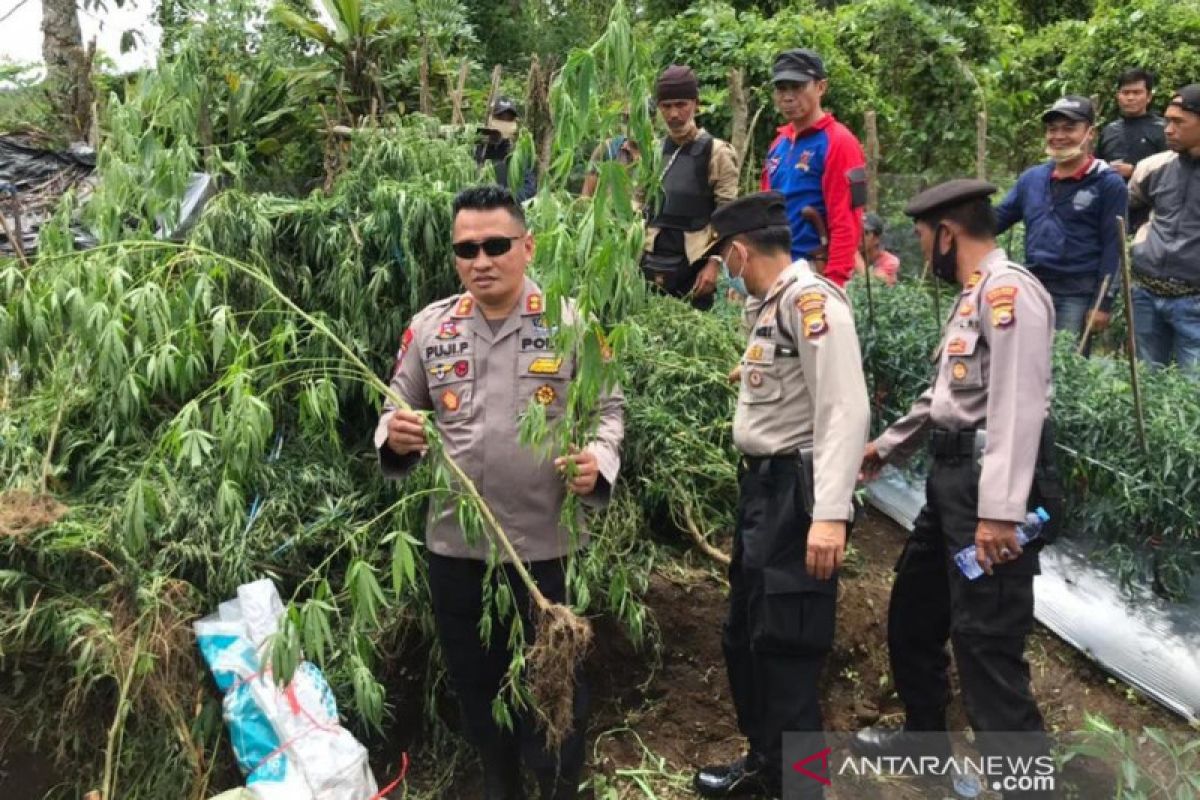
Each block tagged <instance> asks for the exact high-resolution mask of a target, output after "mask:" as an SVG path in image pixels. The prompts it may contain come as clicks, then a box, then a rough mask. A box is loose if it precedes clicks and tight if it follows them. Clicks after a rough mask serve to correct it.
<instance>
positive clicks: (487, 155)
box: [475, 97, 537, 203]
mask: <svg viewBox="0 0 1200 800" xmlns="http://www.w3.org/2000/svg"><path fill="white" fill-rule="evenodd" d="M519 116H520V115H519V114H518V113H517V104H516V103H514V102H513V101H512V100H509V99H508V98H507V97H500V98H497V99H496V102H495V104H493V105H492V113H491V116H489V117H488V121H487V124H486V125H484V126H483V127H481V128H480V129H479V133H480V139H479V144H477V145H475V163H476V164H478V165H479V166H481V167H482V166H483V165H484V164H485V163H487V162H489V161H490V162H491V164H492V169H493V170H494V171H495V173H496V183H498V184H500V185H501V186H503V187H505V188H508V164H509V160H510V159H511V158H512V155H513V150H514V149H515V148H516V143H517V131H518V128H519V125H520V123H519V122H518V121H517V118H518V117H519ZM514 194H515V195H516V197H517V202H518V203H524V202H525V201H526V200H528V199H529V198H531V197H533V196H534V195H535V194H537V176H536V175H535V174H534V171H533V170H532V169H528V170H526V171H525V177H524V178H523V180H522V181H521V185H520V187H518V188H517V191H516V192H515V193H514Z"/></svg>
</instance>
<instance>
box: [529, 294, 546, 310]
mask: <svg viewBox="0 0 1200 800" xmlns="http://www.w3.org/2000/svg"><path fill="white" fill-rule="evenodd" d="M525 313H526V314H540V313H542V296H541V295H540V294H531V295H529V297H527V298H525Z"/></svg>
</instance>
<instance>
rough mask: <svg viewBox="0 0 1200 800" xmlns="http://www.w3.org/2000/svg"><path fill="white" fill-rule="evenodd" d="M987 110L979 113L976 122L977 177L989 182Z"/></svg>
mask: <svg viewBox="0 0 1200 800" xmlns="http://www.w3.org/2000/svg"><path fill="white" fill-rule="evenodd" d="M987 128H988V115H987V110H986V109H983V110H981V111H980V112H979V116H978V117H976V120H975V177H977V178H979V180H981V181H986V180H987Z"/></svg>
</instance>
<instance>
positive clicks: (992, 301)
mask: <svg viewBox="0 0 1200 800" xmlns="http://www.w3.org/2000/svg"><path fill="white" fill-rule="evenodd" d="M1053 343H1054V304H1053V303H1052V302H1051V300H1050V295H1049V294H1047V293H1046V290H1045V289H1043V288H1042V284H1041V283H1040V282H1039V281H1038V279H1037V278H1035V277H1034V276H1033V274H1032V273H1030V272H1029V271H1028V270H1026V269H1025V268H1024V267H1021V266H1019V265H1017V264H1014V263H1012V262H1010V261H1009V260H1008V258H1007V256H1006V255H1005V253H1004V251H1003V250H1000V249H996V250H993V251H992V252H991V253H989V254H988V255H987V257H986V258H984V260H983V262H982V263H981V264H980V265H979V269H978V270H976V271H975V272H974V273H973V274H972V276H971V279H970V280H969V281H968V283H967V286H965V287H963V290H962V293H961V294H960V295H959V298H958V301H957V302H956V303H955V305H954V310H953V312H952V314H951V317H950V319H949V321H948V322H947V323H946V329H945V332H944V334H943V336H942V340H941V343H940V344H939V345H938V349H937V351H936V352H935V353H934V361H935V362H936V363H937V365H938V371H937V377H936V378H935V379H934V382H933V386H932V387H930V388H929V389H928V390H926V392H925V393H924V394H923V395H921V397H920V398H918V399H917V401H916V403H914V404H913V407H912V410H911V411H909V413H908V415H907V416H905V417H904V418H903V419H901V420H899V421H898V422H896V423H895V424H894V425H892V426H891V427H890V428H888V429H887V430H886V431H884V433H883V434H882V435H881V436H880V437H879V438H878V439H877V440H876V442H875V445H876V447H877V448H878V450H879V455H880V457H881V458H883V459H884V460H885V461H900V460H903V459H905V458H908V457H909V456H910V455H912V453H913V452H914V451H915V450H916V449H917V448H918V447H919V446H920V444H921V442H922V441H923V439H924V437H925V435H926V434H927V433H928V431H929V430H930V428H931V427H938V428H945V429H947V430H952V431H961V430H968V429H970V428H976V427H979V428H986V429H987V445H986V446H985V447H984V450H983V465H982V473H981V474H980V478H979V518H980V519H994V520H1001V521H1006V522H1018V523H1019V522H1023V521H1024V520H1025V513H1026V511H1027V509H1026V503H1027V502H1028V500H1029V490H1030V487H1031V486H1032V485H1033V472H1034V468H1035V467H1036V466H1037V456H1038V445H1039V444H1040V442H1041V435H1042V425H1043V423H1044V422H1045V419H1046V417H1047V415H1048V414H1049V413H1050V400H1051V393H1052V388H1053V383H1052V374H1051V350H1052V347H1053Z"/></svg>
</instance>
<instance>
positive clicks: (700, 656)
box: [411, 514, 1194, 800]
mask: <svg viewBox="0 0 1200 800" xmlns="http://www.w3.org/2000/svg"><path fill="white" fill-rule="evenodd" d="M904 536H905V533H904V531H903V530H902V529H900V528H899V527H898V526H897V525H895V524H894V523H892V522H891V521H890V520H888V519H886V518H885V517H883V516H882V515H879V514H872V515H870V516H869V517H868V518H867V520H866V522H865V524H860V525H859V526H858V528H857V529H856V531H855V534H854V538H853V544H854V546H855V549H856V550H857V556H856V557H855V559H854V561H853V565H852V569H851V570H849V571H848V574H847V575H845V576H844V577H843V579H842V592H841V596H840V598H839V602H838V629H837V640H836V642H835V645H834V652H833V653H832V655H831V657H830V659H829V662H828V663H827V665H826V669H825V674H824V678H823V686H822V698H823V703H824V713H825V718H826V726H827V727H828V728H829V729H830V730H835V731H850V730H856V729H857V728H859V727H861V726H862V725H864V724H873V723H876V722H879V723H881V724H885V725H886V724H895V725H899V724H900V723H901V722H902V721H903V708H902V706H901V705H900V703H899V701H898V700H897V699H896V698H895V694H894V692H893V691H892V687H891V683H890V679H889V678H888V658H887V646H886V636H887V605H888V597H889V594H890V591H891V584H892V574H893V573H892V567H893V566H894V564H895V561H896V559H897V557H898V556H899V554H900V549H901V546H902V544H903V541H904ZM692 563H693V564H694V565H695V566H688V565H687V564H686V563H680V562H676V563H672V564H669V565H666V566H664V567H662V568H660V570H659V572H657V573H656V574H655V575H654V577H653V579H652V581H651V585H650V592H649V594H648V595H647V597H646V602H647V604H648V605H649V607H650V608H651V609H652V611H653V615H654V618H655V621H656V623H657V627H658V630H659V631H660V634H661V648H660V649H659V651H658V652H657V653H655V654H639V653H638V652H637V651H636V650H635V649H634V647H633V646H632V645H631V644H630V643H629V642H628V641H627V640H626V639H625V637H624V636H623V634H622V633H621V631H620V629H619V628H617V627H616V626H615V625H614V624H612V622H611V621H609V620H604V619H601V620H599V621H598V622H597V649H596V651H595V652H594V653H593V654H592V656H591V659H590V662H589V676H590V681H591V686H592V687H593V696H594V698H595V703H594V707H593V714H592V726H591V731H590V742H591V744H592V748H593V753H594V757H593V760H592V777H591V784H592V789H591V792H592V793H593V794H594V796H595V797H596V798H597V800H609V798H660V800H670V799H673V798H687V797H694V796H695V795H694V794H693V793H692V792H691V790H690V788H689V787H690V781H691V776H692V773H693V772H694V771H695V770H696V769H697V768H698V767H700V766H703V765H706V764H713V763H723V762H725V761H728V760H729V759H731V758H733V757H735V756H737V755H738V754H740V753H741V752H742V749H743V748H744V742H743V740H742V738H741V736H740V735H739V733H738V731H737V727H736V725H735V722H734V716H733V707H732V702H731V700H730V696H729V685H728V682H727V680H726V677H725V668H724V660H723V656H722V653H721V643H720V625H721V621H722V620H723V619H724V615H725V603H726V594H725V592H726V587H725V583H724V581H723V580H722V578H721V574H720V571H719V570H717V569H715V568H714V567H711V566H710V565H709V564H707V563H704V562H703V561H701V560H700V559H699V558H696V559H695V560H693V561H692ZM850 573H852V574H850ZM1027 656H1028V658H1029V661H1030V664H1031V669H1032V674H1033V687H1034V692H1035V694H1036V696H1037V698H1038V702H1039V704H1040V706H1041V709H1042V713H1043V715H1044V716H1045V718H1046V722H1047V725H1048V726H1049V727H1050V728H1051V729H1052V730H1056V731H1074V730H1080V729H1081V728H1082V727H1083V722H1084V713H1085V712H1089V713H1091V714H1099V715H1102V716H1104V717H1106V718H1107V719H1109V720H1111V721H1113V722H1114V723H1115V724H1117V725H1119V726H1120V727H1121V728H1123V729H1125V730H1139V729H1141V728H1142V727H1145V726H1150V727H1158V728H1164V729H1167V730H1172V731H1189V730H1190V728H1189V727H1188V725H1187V723H1186V722H1185V721H1184V720H1182V719H1181V718H1179V717H1177V716H1175V715H1173V714H1171V713H1170V712H1168V711H1166V710H1164V709H1162V708H1161V707H1159V706H1158V705H1157V704H1155V703H1154V702H1153V701H1151V700H1149V699H1146V698H1144V697H1143V696H1142V695H1140V694H1139V693H1138V692H1137V691H1135V690H1133V689H1131V688H1129V687H1127V686H1126V685H1125V684H1123V683H1121V682H1119V681H1117V680H1115V679H1113V678H1111V677H1109V676H1108V675H1107V674H1106V673H1105V672H1104V671H1103V670H1101V669H1100V668H1099V667H1097V666H1096V665H1095V664H1094V663H1092V662H1091V661H1089V660H1088V659H1087V658H1086V657H1084V656H1083V655H1082V654H1080V653H1079V652H1077V651H1076V650H1074V649H1072V648H1071V647H1070V646H1068V645H1067V644H1065V643H1064V642H1062V641H1060V640H1059V639H1058V638H1056V637H1055V636H1054V635H1053V634H1052V633H1050V632H1049V631H1047V630H1045V629H1044V628H1041V627H1040V626H1039V628H1038V629H1037V631H1036V632H1035V634H1034V635H1033V636H1032V637H1031V639H1030V641H1029V646H1028V649H1027ZM956 693H957V692H956ZM950 724H951V727H953V728H956V729H964V728H966V727H967V721H966V716H965V713H964V711H963V709H962V705H961V702H959V701H957V700H956V701H955V703H954V705H953V707H952V708H951V712H950ZM1193 733H1194V732H1193ZM443 766H444V765H443ZM455 771H456V773H457V775H456V777H455V779H454V780H453V782H452V784H451V785H450V786H449V787H446V788H441V789H439V790H437V791H436V793H435V795H436V796H441V797H445V798H447V800H449V799H450V798H454V799H455V800H458V799H459V798H462V799H463V800H467V799H469V798H476V797H479V796H480V795H479V789H478V786H479V784H478V777H477V775H476V768H475V767H474V765H472V764H470V763H469V762H466V763H461V764H459V765H457V768H456V770H455ZM426 772H427V770H426V769H424V768H422V766H421V765H420V764H417V765H416V766H415V768H414V771H413V772H412V773H411V776H412V780H413V786H414V788H417V787H420V786H421V785H422V783H423V782H424V778H425V777H426V775H425V773H426ZM925 791H926V790H924V789H919V788H916V787H913V788H911V789H906V787H901V786H896V787H894V791H891V792H889V796H893V797H905V796H908V797H923V796H925ZM585 796H586V795H585ZM830 796H831V797H836V795H834V794H833V793H831V794H830ZM939 796H940V795H939Z"/></svg>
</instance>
